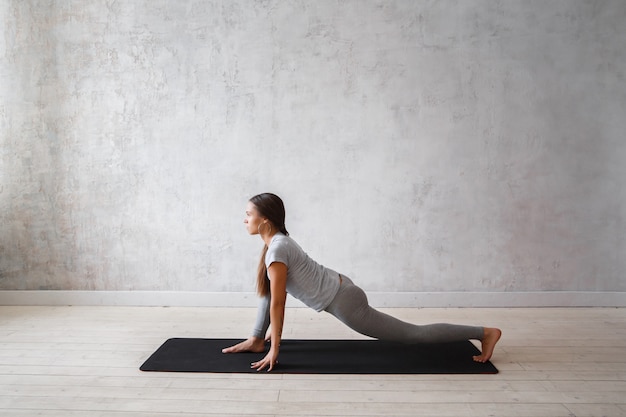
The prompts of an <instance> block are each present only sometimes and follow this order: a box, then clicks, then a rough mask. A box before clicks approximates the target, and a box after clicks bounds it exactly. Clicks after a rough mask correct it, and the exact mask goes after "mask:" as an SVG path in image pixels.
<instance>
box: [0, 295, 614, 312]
mask: <svg viewBox="0 0 626 417" xmlns="http://www.w3.org/2000/svg"><path fill="white" fill-rule="evenodd" d="M368 298H369V300H370V304H371V305H372V306H374V307H387V308H393V307H408V308H420V307H429V308H437V307H626V292H587V291H580V292H578V291H538V292H371V293H368ZM256 303H257V297H256V295H255V294H254V293H251V292H219V293H218V292H184V291H0V305H4V306H17V305H28V306H44V305H48V306H60V305H76V306H79V305H80V306H181V307H255V306H256ZM287 306H288V307H303V304H301V303H300V302H299V301H297V300H295V299H293V298H291V297H289V298H288V303H287Z"/></svg>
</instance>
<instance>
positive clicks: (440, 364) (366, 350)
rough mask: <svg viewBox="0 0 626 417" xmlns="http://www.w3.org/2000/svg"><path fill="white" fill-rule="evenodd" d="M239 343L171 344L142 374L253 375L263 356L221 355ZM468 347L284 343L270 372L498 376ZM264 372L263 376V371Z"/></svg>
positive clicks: (176, 341)
mask: <svg viewBox="0 0 626 417" xmlns="http://www.w3.org/2000/svg"><path fill="white" fill-rule="evenodd" d="M240 341H241V339H185V338H173V339H169V340H167V341H166V342H165V343H163V345H161V347H159V348H158V349H157V350H156V352H154V353H153V354H152V355H151V356H150V357H149V358H148V360H146V362H144V364H143V365H141V367H140V368H139V369H141V370H142V371H161V372H214V373H254V372H257V371H256V370H255V369H250V364H251V363H252V362H256V361H258V360H260V359H262V358H263V357H264V356H265V353H230V354H224V353H222V348H225V347H228V346H231V345H234V344H235V343H239V342H240ZM478 354H480V352H479V350H478V349H477V348H476V347H475V346H474V345H473V344H472V343H470V342H469V341H467V342H455V343H439V344H427V345H426V344H425V345H406V344H399V343H391V342H381V341H379V340H290V339H287V340H283V341H281V345H280V356H279V358H278V361H279V363H278V365H276V366H275V367H274V369H273V370H272V372H275V373H293V374H495V373H498V369H496V367H495V366H493V364H491V362H487V363H478V362H474V360H473V359H472V356H474V355H478ZM261 372H264V371H261Z"/></svg>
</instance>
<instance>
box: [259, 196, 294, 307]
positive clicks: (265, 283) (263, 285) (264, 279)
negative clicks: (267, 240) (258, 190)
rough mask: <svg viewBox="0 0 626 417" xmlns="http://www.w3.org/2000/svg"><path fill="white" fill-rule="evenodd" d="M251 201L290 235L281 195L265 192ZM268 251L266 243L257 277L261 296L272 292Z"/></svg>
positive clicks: (262, 213)
mask: <svg viewBox="0 0 626 417" xmlns="http://www.w3.org/2000/svg"><path fill="white" fill-rule="evenodd" d="M250 202H251V203H252V204H254V206H255V207H256V209H257V210H258V211H259V214H260V215H261V216H263V217H265V218H267V219H268V220H269V221H270V222H271V223H272V225H273V226H274V227H276V228H277V229H278V230H279V231H280V232H281V233H282V234H284V235H286V236H288V235H289V232H287V228H286V227H285V205H284V204H283V200H281V199H280V197H278V196H277V195H275V194H271V193H263V194H259V195H255V196H254V197H252V198H251V199H250ZM266 253H267V245H264V246H263V251H262V252H261V259H259V266H258V268H257V278H256V289H257V293H258V294H259V295H261V296H266V295H268V294H269V293H270V280H269V278H268V276H267V267H266V266H265V254H266Z"/></svg>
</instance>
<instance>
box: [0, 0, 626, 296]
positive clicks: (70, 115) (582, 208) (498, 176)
mask: <svg viewBox="0 0 626 417" xmlns="http://www.w3.org/2000/svg"><path fill="white" fill-rule="evenodd" d="M0 22H1V25H0V27H1V29H0V56H1V58H2V60H1V61H0V89H1V90H0V94H1V101H0V126H1V132H0V134H1V137H0V146H1V147H0V164H1V165H0V169H1V171H0V175H1V177H0V290H48V289H50V290H112V291H118V290H119V291H122V290H131V291H139V290H142V291H150V290H166V291H214V292H219V291H226V292H238V291H249V290H252V287H253V279H254V269H255V265H256V262H257V257H258V254H259V252H260V249H261V242H260V240H259V239H257V238H256V237H249V236H247V234H246V232H245V230H244V228H243V225H242V220H243V215H244V213H243V212H244V209H245V203H246V200H247V198H248V197H250V196H251V195H253V194H256V193H259V192H263V191H272V192H276V193H278V194H279V195H281V196H282V197H283V198H284V200H285V203H286V206H287V227H288V229H289V230H290V232H291V234H292V236H293V237H294V238H296V240H298V241H299V242H300V244H301V245H302V246H303V247H304V248H305V249H306V250H307V251H308V252H309V253H310V255H312V256H313V257H314V258H316V259H317V260H318V261H320V262H321V263H323V264H326V265H328V266H329V267H332V268H334V269H337V270H339V271H342V272H344V273H345V274H346V275H349V276H351V277H352V278H353V279H354V280H355V281H357V282H358V283H360V284H361V285H362V286H363V287H364V288H366V289H367V290H369V291H373V292H376V291H387V292H389V291H392V292H393V291H398V292H410V291H431V292H439V291H441V292H447V291H493V292H518V291H519V292H523V291H543V290H555V291H626V280H625V279H624V272H625V271H626V256H624V255H625V254H626V224H625V217H626V208H625V203H626V191H625V188H624V179H625V178H626V163H625V162H626V140H625V133H624V132H626V117H625V116H626V80H625V78H624V71H625V68H626V23H625V22H626V2H623V1H621V0H613V1H572V0H567V1H515V2H500V1H477V0H474V1H441V2H430V1H428V2H426V1H409V0H407V1H388V0H385V1H362V0H346V1H340V2H338V1H330V0H322V1H244V0H240V1H235V0H234V1H163V0H161V1H158V0H157V1H155V0H137V1H127V2H123V1H122V2H109V1H106V2H105V1H77V0H76V1H70V0H68V1H34V0H31V1H23V0H13V1H9V0H5V1H3V2H2V5H0Z"/></svg>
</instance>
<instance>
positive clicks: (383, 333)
mask: <svg viewBox="0 0 626 417" xmlns="http://www.w3.org/2000/svg"><path fill="white" fill-rule="evenodd" d="M244 223H245V225H246V228H247V230H248V233H250V234H251V235H260V236H261V239H263V241H264V242H265V246H264V248H263V253H262V254H261V259H260V261H259V268H258V274H257V291H258V293H259V295H260V296H261V300H260V304H259V310H258V313H257V319H256V323H255V326H254V331H253V333H252V336H251V337H249V338H248V339H246V340H244V341H243V342H241V343H238V344H236V345H234V346H231V347H228V348H225V349H223V350H222V352H223V353H238V352H263V351H265V335H266V332H267V330H268V328H269V327H270V323H271V324H272V325H271V329H270V350H269V352H268V353H267V355H265V357H264V358H263V359H261V360H260V361H258V362H254V363H252V368H254V369H257V370H259V371H260V370H262V369H265V368H267V370H268V371H271V370H272V369H273V368H274V366H275V365H276V363H278V352H279V348H280V341H281V335H282V330H283V319H284V316H285V301H286V298H287V293H290V294H291V295H292V296H294V297H295V298H297V299H299V300H300V301H302V302H303V303H304V304H306V305H307V306H309V307H311V308H313V309H315V310H317V311H318V312H320V311H326V312H328V313H330V314H332V315H333V316H335V317H336V318H338V319H339V320H341V321H342V322H343V323H344V324H346V325H347V326H349V327H350V328H352V329H353V330H355V331H357V332H359V333H361V334H364V335H366V336H370V337H373V338H376V339H381V340H388V341H397V342H403V343H437V342H453V341H462V340H468V339H477V340H480V341H481V344H482V353H481V354H480V355H477V356H474V360H475V361H477V362H486V361H488V360H489V359H490V358H491V355H492V354H493V349H494V347H495V345H496V343H497V342H498V340H499V339H500V335H501V334H502V332H501V331H500V330H499V329H496V328H490V327H474V326H461V325H454V324H429V325H425V326H418V325H414V324H410V323H406V322H403V321H401V320H398V319H396V318H394V317H392V316H389V315H387V314H385V313H381V312H380V311H377V310H375V309H374V308H372V307H370V305H369V303H368V301H367V296H366V295H365V293H364V292H363V290H362V289H361V288H359V287H357V286H356V285H354V283H353V282H352V280H350V279H349V278H348V277H346V276H344V275H340V274H338V273H337V272H335V271H333V270H331V269H328V268H326V267H324V266H322V265H319V264H318V263H316V262H315V261H314V260H312V259H311V258H309V256H308V255H307V254H306V253H305V252H304V251H303V250H302V248H300V246H298V244H297V243H296V242H295V241H294V240H293V239H291V238H290V237H289V233H288V232H287V229H286V228H285V207H284V205H283V202H282V200H281V199H280V198H279V197H278V196H276V195H274V194H270V193H265V194H259V195H257V196H254V197H252V198H251V199H250V201H248V206H247V209H246V218H245V220H244Z"/></svg>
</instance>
